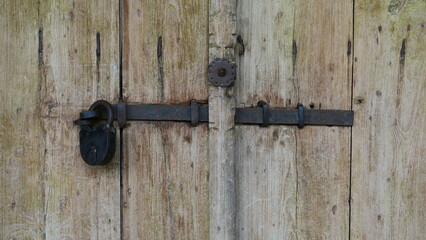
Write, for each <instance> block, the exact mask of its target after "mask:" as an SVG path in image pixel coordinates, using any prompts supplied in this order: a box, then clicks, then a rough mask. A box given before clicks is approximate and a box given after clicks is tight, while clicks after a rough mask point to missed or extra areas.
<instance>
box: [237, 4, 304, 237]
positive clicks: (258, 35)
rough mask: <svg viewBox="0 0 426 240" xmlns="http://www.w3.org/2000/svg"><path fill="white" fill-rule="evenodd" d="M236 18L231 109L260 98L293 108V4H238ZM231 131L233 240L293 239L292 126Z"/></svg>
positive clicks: (293, 178)
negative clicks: (238, 43)
mask: <svg viewBox="0 0 426 240" xmlns="http://www.w3.org/2000/svg"><path fill="white" fill-rule="evenodd" d="M237 16H238V18H237V19H238V20H237V27H238V30H237V32H238V34H239V35H241V38H242V39H243V42H244V44H245V53H244V55H242V56H240V57H238V58H237V59H238V61H237V64H238V77H239V78H238V81H237V84H236V87H235V88H236V102H237V106H238V107H251V106H256V105H257V102H258V101H261V100H263V101H266V102H268V103H269V104H270V106H271V107H282V106H294V104H291V101H292V100H293V101H295V96H296V95H295V91H294V84H293V80H292V74H293V72H292V71H293V63H292V61H293V57H292V42H293V28H294V4H293V3H290V2H289V1H287V2H286V1H280V2H277V1H240V2H239V3H238V10H237ZM240 47H241V46H237V48H238V49H239V48H240ZM235 132H236V133H235V135H236V136H235V139H236V140H235V144H236V146H235V149H236V160H235V161H236V170H237V186H238V187H237V191H238V198H237V201H238V213H237V236H238V239H295V238H296V190H297V189H296V181H297V175H296V168H295V167H296V164H295V160H296V158H295V151H296V141H295V140H296V138H295V133H294V130H293V128H292V127H286V126H274V127H268V128H260V127H258V126H236V130H235Z"/></svg>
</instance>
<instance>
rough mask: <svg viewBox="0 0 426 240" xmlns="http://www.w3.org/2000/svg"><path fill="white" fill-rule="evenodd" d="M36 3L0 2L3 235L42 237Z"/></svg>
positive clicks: (41, 132) (0, 198) (0, 228)
mask: <svg viewBox="0 0 426 240" xmlns="http://www.w3.org/2000/svg"><path fill="white" fill-rule="evenodd" d="M37 19H38V17H37V3H36V2H33V3H31V2H29V1H25V0H22V1H2V2H1V3H0V31H1V34H0V46H2V47H1V50H0V51H1V54H0V86H1V88H0V100H1V101H0V108H1V110H0V112H1V114H0V183H1V185H0V212H1V217H0V239H43V237H44V219H43V215H44V208H43V205H44V196H43V186H44V183H43V177H44V176H43V168H44V163H43V158H44V148H45V136H46V134H45V132H44V130H43V124H42V119H41V116H40V104H39V101H40V98H39V95H40V93H39V86H40V84H41V82H40V81H41V79H40V78H39V75H38V64H39V63H38V51H37V49H38V38H37V36H38V21H37Z"/></svg>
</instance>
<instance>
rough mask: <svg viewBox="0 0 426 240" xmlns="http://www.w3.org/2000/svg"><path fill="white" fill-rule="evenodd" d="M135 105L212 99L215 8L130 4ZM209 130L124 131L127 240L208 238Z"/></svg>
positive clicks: (128, 86) (129, 62) (127, 54)
mask: <svg viewBox="0 0 426 240" xmlns="http://www.w3.org/2000/svg"><path fill="white" fill-rule="evenodd" d="M123 24H124V34H123V37H124V39H123V40H124V41H123V44H124V45H123V68H124V69H123V70H124V72H123V73H124V79H123V87H124V89H123V90H124V95H125V98H127V101H128V102H136V103H165V104H189V101H190V100H191V99H196V100H198V101H204V102H205V101H206V99H207V85H206V75H207V65H208V35H207V34H208V1H207V0H203V1H189V0H178V1H170V0H162V1H124V2H123ZM207 134H208V128H207V126H206V125H199V126H197V127H190V126H189V124H186V123H170V122H169V123H167V122H163V123H161V122H150V123H148V122H142V123H131V127H129V128H127V129H125V130H124V161H125V162H124V169H123V176H124V186H123V187H124V209H123V214H124V215H123V226H124V229H123V230H124V239H208V236H209V228H208V226H209V201H208V191H209V190H208V175H209V173H208V164H209V161H208V156H207Z"/></svg>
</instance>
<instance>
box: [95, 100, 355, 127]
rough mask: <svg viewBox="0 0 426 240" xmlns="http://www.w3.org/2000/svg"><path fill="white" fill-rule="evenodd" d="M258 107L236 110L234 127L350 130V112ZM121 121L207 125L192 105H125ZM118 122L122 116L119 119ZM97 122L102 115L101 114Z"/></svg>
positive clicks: (203, 108) (203, 109)
mask: <svg viewBox="0 0 426 240" xmlns="http://www.w3.org/2000/svg"><path fill="white" fill-rule="evenodd" d="M262 103H263V104H261V105H260V106H259V107H246V108H236V110H235V123H236V124H252V125H261V126H263V127H266V126H268V125H297V126H298V127H299V128H303V127H304V126H305V125H325V126H352V125H353V118H354V112H353V111H351V110H323V109H306V108H304V107H303V105H299V106H298V108H297V109H284V108H269V107H268V105H267V104H266V103H264V102H262ZM117 109H118V108H117V104H114V105H113V111H114V119H118V118H119V116H120V113H119V111H117ZM122 114H125V116H126V117H125V119H126V120H127V121H174V122H190V123H191V125H193V126H195V125H197V124H198V123H207V122H208V121H209V111H208V105H200V104H198V103H196V102H195V101H192V102H191V105H189V106H188V105H164V104H163V105H162V104H126V105H125V112H124V113H122ZM121 118H122V116H121ZM101 119H106V115H104V113H101Z"/></svg>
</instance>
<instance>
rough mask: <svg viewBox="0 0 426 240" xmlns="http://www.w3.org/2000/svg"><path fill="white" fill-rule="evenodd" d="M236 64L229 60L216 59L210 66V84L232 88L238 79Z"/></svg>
mask: <svg viewBox="0 0 426 240" xmlns="http://www.w3.org/2000/svg"><path fill="white" fill-rule="evenodd" d="M236 68H237V66H236V65H235V63H232V62H230V61H229V60H228V59H227V58H216V59H215V60H213V61H212V62H211V63H210V65H209V72H208V73H209V82H211V83H212V84H213V85H215V86H218V87H228V86H232V85H233V84H234V82H235V79H236V75H237V74H236Z"/></svg>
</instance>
